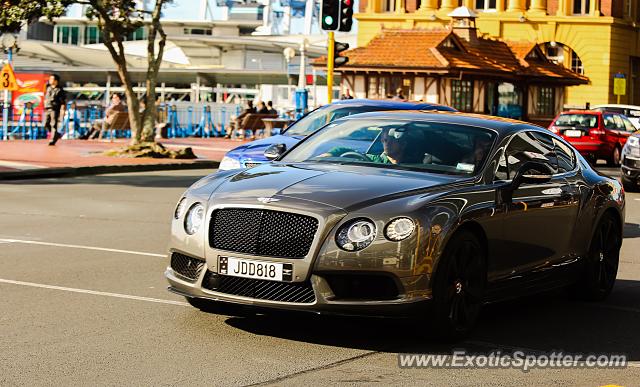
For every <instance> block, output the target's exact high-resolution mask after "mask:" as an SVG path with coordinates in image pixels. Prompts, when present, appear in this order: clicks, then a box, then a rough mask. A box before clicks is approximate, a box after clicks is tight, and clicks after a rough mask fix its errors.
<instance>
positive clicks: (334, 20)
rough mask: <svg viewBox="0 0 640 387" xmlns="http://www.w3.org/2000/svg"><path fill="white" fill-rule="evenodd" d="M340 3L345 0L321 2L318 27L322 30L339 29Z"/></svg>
mask: <svg viewBox="0 0 640 387" xmlns="http://www.w3.org/2000/svg"><path fill="white" fill-rule="evenodd" d="M342 1H345V0H322V15H321V19H320V20H321V21H320V25H321V26H322V29H323V30H325V31H336V30H337V29H338V27H340V17H341V14H340V2H342ZM349 1H353V0H349Z"/></svg>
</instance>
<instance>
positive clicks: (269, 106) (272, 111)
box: [267, 101, 278, 116]
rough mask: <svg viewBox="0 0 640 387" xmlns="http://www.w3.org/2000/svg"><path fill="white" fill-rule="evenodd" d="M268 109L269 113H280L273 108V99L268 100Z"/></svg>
mask: <svg viewBox="0 0 640 387" xmlns="http://www.w3.org/2000/svg"><path fill="white" fill-rule="evenodd" d="M267 109H269V114H273V115H276V116H277V115H278V111H277V110H276V109H274V108H273V101H268V102H267Z"/></svg>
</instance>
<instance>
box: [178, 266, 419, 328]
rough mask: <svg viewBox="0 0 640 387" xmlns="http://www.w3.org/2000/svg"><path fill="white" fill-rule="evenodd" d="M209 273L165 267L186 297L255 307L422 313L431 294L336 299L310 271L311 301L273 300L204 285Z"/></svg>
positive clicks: (365, 313) (408, 280) (349, 312)
mask: <svg viewBox="0 0 640 387" xmlns="http://www.w3.org/2000/svg"><path fill="white" fill-rule="evenodd" d="M208 275H215V273H212V272H210V271H208V269H207V267H206V265H205V267H203V268H202V271H201V272H200V274H199V275H198V278H197V279H196V280H195V281H190V280H189V279H187V278H185V277H183V276H181V275H180V274H179V273H177V272H176V271H174V270H173V269H172V268H171V267H168V268H167V270H166V271H165V277H166V278H167V280H168V281H169V287H168V289H169V291H171V292H173V293H176V294H179V295H182V296H185V297H192V298H202V299H207V300H212V301H218V302H224V303H231V304H236V305H242V306H246V307H252V308H257V309H273V310H290V311H303V312H313V313H322V314H325V313H326V314H340V315H356V316H379V317H405V316H412V315H416V314H423V313H424V312H425V304H428V303H429V301H430V298H431V297H430V295H428V294H424V293H422V292H420V293H416V292H410V294H409V295H407V294H406V293H405V294H400V295H399V296H398V297H397V298H396V299H393V300H366V299H359V300H336V299H335V294H334V293H333V291H332V289H331V287H330V286H329V282H328V281H327V280H326V279H325V277H323V276H322V275H318V274H312V275H311V276H310V279H309V282H308V285H309V286H310V287H311V289H312V292H313V297H312V301H311V302H306V301H309V299H307V300H305V302H285V301H272V300H267V299H258V298H252V297H246V296H241V295H235V294H229V293H223V292H218V291H213V290H210V289H208V288H207V286H205V282H206V281H207V278H206V277H207V276H208ZM234 278H235V277H234ZM399 282H400V286H403V287H404V286H408V287H411V286H415V284H416V282H420V283H422V281H416V278H413V277H410V278H405V279H399ZM273 291H274V292H276V291H280V290H278V289H275V290H273ZM282 291H286V290H282Z"/></svg>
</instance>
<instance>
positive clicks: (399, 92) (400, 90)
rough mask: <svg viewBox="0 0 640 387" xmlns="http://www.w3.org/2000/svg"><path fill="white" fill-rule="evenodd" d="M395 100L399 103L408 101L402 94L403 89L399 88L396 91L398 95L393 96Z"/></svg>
mask: <svg viewBox="0 0 640 387" xmlns="http://www.w3.org/2000/svg"><path fill="white" fill-rule="evenodd" d="M393 99H396V100H399V101H404V100H406V99H407V97H405V96H404V94H402V87H398V88H397V89H396V95H394V96H393Z"/></svg>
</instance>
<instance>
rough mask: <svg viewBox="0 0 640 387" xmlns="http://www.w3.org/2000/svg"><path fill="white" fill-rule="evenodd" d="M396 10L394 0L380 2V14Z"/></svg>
mask: <svg viewBox="0 0 640 387" xmlns="http://www.w3.org/2000/svg"><path fill="white" fill-rule="evenodd" d="M395 10H396V0H382V12H393V11H395Z"/></svg>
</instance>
